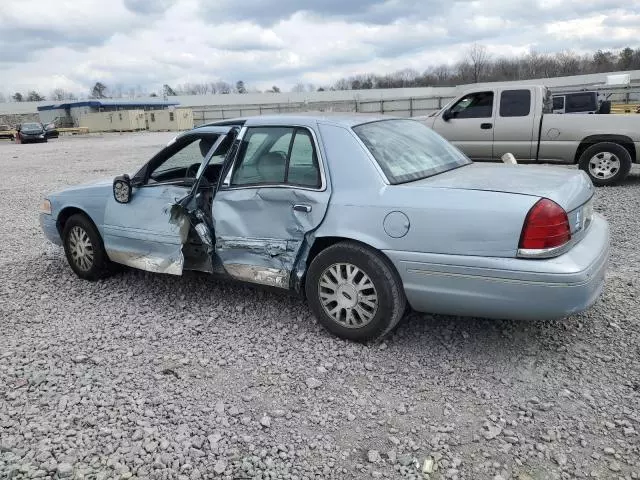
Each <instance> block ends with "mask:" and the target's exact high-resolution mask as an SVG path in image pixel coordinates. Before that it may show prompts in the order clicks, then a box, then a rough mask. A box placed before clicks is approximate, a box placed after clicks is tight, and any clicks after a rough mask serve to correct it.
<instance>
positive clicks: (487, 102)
mask: <svg viewBox="0 0 640 480" xmlns="http://www.w3.org/2000/svg"><path fill="white" fill-rule="evenodd" d="M451 114H452V116H453V118H491V117H492V116H493V92H474V93H470V94H469V95H465V96H464V97H462V98H461V99H460V100H459V101H458V102H456V103H455V104H454V105H453V107H451Z"/></svg>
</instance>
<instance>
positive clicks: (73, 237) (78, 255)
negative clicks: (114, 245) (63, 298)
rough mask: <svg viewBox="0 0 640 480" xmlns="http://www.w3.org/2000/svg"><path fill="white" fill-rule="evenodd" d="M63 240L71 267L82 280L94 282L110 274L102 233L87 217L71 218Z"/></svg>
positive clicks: (78, 215)
mask: <svg viewBox="0 0 640 480" xmlns="http://www.w3.org/2000/svg"><path fill="white" fill-rule="evenodd" d="M62 240H63V245H64V253H65V255H66V257H67V261H68V262H69V266H70V267H71V269H72V270H73V271H74V272H75V274H76V275H78V276H79V277H80V278H83V279H85V280H92V281H93V280H98V279H100V278H103V277H104V276H106V275H107V273H109V267H110V261H109V258H108V257H107V253H106V252H105V250H104V246H103V244H102V238H101V237H100V233H99V232H98V230H97V229H96V227H95V226H94V224H93V223H92V222H91V221H90V220H89V219H88V218H87V217H86V216H85V215H82V214H75V215H72V216H71V217H69V219H68V220H67V221H66V223H65V225H64V229H63V232H62Z"/></svg>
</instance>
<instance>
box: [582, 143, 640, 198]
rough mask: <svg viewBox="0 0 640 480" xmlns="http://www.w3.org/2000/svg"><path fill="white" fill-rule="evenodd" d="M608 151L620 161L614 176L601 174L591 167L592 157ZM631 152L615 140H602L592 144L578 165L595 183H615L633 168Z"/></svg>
mask: <svg viewBox="0 0 640 480" xmlns="http://www.w3.org/2000/svg"><path fill="white" fill-rule="evenodd" d="M607 153H609V154H612V155H615V156H616V157H617V159H618V160H619V162H620V167H619V168H618V169H617V171H616V172H615V173H614V174H613V175H612V176H599V175H597V172H596V171H595V170H593V169H592V168H590V167H589V165H590V163H591V159H593V158H594V157H596V156H597V155H599V154H602V155H606V154H607ZM631 163H632V162H631V154H630V153H629V151H628V150H627V149H626V148H624V147H623V146H622V145H620V144H618V143H613V142H600V143H596V144H595V145H592V146H590V147H589V148H587V149H586V150H585V151H584V152H582V155H580V159H579V160H578V165H579V166H580V169H581V170H584V171H585V172H586V173H587V175H589V178H590V179H591V181H592V182H593V184H594V185H596V186H598V187H601V186H605V185H615V184H617V183H619V182H621V181H622V180H624V179H625V178H626V177H627V175H629V171H630V170H631Z"/></svg>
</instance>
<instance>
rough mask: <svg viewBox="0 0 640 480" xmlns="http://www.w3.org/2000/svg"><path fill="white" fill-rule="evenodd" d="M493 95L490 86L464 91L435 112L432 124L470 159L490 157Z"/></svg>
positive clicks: (492, 156) (492, 157)
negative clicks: (449, 104)
mask: <svg viewBox="0 0 640 480" xmlns="http://www.w3.org/2000/svg"><path fill="white" fill-rule="evenodd" d="M495 97H496V95H495V92H494V91H493V90H483V91H478V92H471V93H468V94H465V95H463V96H462V97H460V98H459V99H458V100H456V101H455V102H454V103H453V104H452V106H451V107H450V108H448V109H445V110H444V111H442V112H440V113H438V115H437V116H436V118H435V121H434V123H433V127H432V128H433V129H434V130H435V131H436V132H437V133H439V134H440V135H442V136H443V137H444V138H446V139H447V140H449V142H451V143H452V144H453V145H455V146H456V147H458V148H459V149H460V150H462V151H463V152H464V153H465V154H466V155H467V156H468V157H469V158H471V160H493V159H494V155H493V135H494V133H493V114H494V112H495V103H496V101H495ZM443 117H444V118H443Z"/></svg>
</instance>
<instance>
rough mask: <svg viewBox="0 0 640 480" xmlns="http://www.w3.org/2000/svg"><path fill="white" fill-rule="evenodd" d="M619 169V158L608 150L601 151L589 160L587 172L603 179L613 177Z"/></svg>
mask: <svg viewBox="0 0 640 480" xmlns="http://www.w3.org/2000/svg"><path fill="white" fill-rule="evenodd" d="M618 171H620V159H619V158H618V157H617V156H616V155H614V154H613V153H610V152H601V153H598V154H596V155H594V156H593V157H592V158H591V160H589V173H591V175H592V176H594V177H595V178H600V179H603V180H606V179H609V178H611V177H613V176H614V175H615V174H616V173H618Z"/></svg>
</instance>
